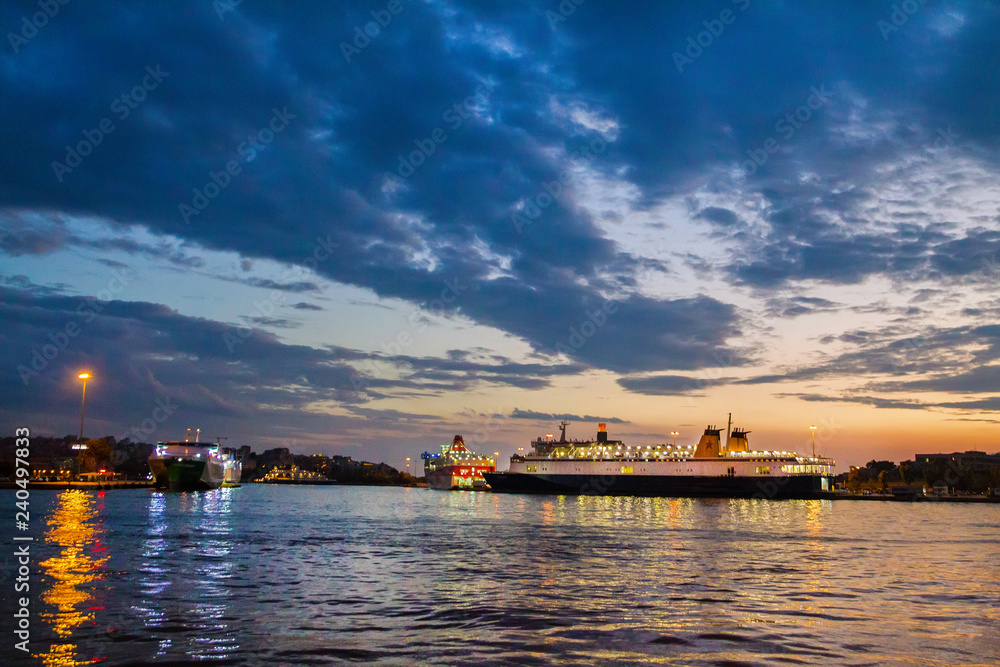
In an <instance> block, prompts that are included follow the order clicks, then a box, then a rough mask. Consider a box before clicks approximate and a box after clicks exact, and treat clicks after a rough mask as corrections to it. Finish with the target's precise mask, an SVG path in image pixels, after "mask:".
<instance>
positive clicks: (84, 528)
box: [37, 491, 109, 665]
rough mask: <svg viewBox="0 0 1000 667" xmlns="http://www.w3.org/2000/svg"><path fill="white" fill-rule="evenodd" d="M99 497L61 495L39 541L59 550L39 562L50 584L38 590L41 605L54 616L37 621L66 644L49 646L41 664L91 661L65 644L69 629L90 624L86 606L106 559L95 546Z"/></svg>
mask: <svg viewBox="0 0 1000 667" xmlns="http://www.w3.org/2000/svg"><path fill="white" fill-rule="evenodd" d="M103 496H104V494H103V493H101V494H99V495H98V496H95V495H94V494H92V493H88V492H86V491H63V492H62V493H61V494H59V498H58V501H57V505H56V510H55V512H54V513H53V515H52V517H51V518H50V519H49V520H48V524H47V525H48V529H47V530H46V533H45V541H46V543H47V544H50V545H57V546H59V547H60V552H59V554H58V555H57V556H55V557H53V558H49V559H47V560H44V561H42V562H41V563H40V565H41V567H42V572H43V573H44V575H45V577H46V579H47V580H48V581H50V582H51V585H50V586H49V587H48V588H47V589H44V590H43V591H42V594H41V600H42V602H44V603H45V604H47V605H50V606H52V607H54V608H55V612H54V613H50V612H43V613H41V614H39V617H40V618H41V619H42V620H43V621H46V622H48V623H49V624H51V626H52V629H53V630H54V631H55V633H56V635H58V636H59V637H60V638H62V639H65V640H67V641H61V642H56V643H53V644H52V645H51V646H50V647H49V649H48V651H46V652H44V653H41V654H39V655H38V656H37V657H40V658H42V660H43V662H44V664H46V665H85V664H91V663H93V662H96V660H91V659H82V658H80V657H79V656H78V655H77V645H76V644H75V643H72V642H70V641H68V640H69V639H70V638H71V637H72V636H73V633H74V630H75V629H77V628H79V627H80V626H81V625H83V624H84V623H87V622H93V621H94V616H95V615H94V611H95V610H94V609H91V608H88V607H87V603H88V602H90V601H91V594H92V590H91V584H93V583H94V582H95V581H97V580H98V579H99V578H100V572H99V571H100V569H101V568H102V567H103V566H104V564H105V563H107V561H108V558H109V556H108V554H107V551H106V549H105V547H104V546H103V545H102V544H101V541H100V536H101V535H102V534H103V532H104V527H103V525H102V524H101V523H100V520H99V516H98V515H99V508H98V503H99V502H103ZM46 579H43V581H45V580H46Z"/></svg>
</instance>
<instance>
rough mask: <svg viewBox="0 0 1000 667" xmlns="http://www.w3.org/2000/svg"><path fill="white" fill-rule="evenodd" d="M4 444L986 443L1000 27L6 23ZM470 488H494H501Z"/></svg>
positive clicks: (96, 14) (302, 448) (303, 16)
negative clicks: (730, 432)
mask: <svg viewBox="0 0 1000 667" xmlns="http://www.w3.org/2000/svg"><path fill="white" fill-rule="evenodd" d="M0 30H2V33H3V34H4V35H5V36H4V39H3V44H2V45H0V109H2V118H3V122H2V123H0V142H2V146H3V150H2V151H0V293H2V295H3V299H2V305H0V342H2V345H3V357H2V361H3V363H2V374H0V397H2V406H0V428H2V430H3V432H4V433H7V434H12V433H13V430H14V429H15V428H20V427H29V428H30V429H31V431H32V433H33V434H37V435H59V436H61V435H65V434H69V433H74V434H75V433H77V432H78V430H79V428H80V426H79V417H80V415H79V413H80V407H81V394H82V389H83V387H82V383H81V381H80V380H79V379H78V378H77V375H78V373H80V372H82V371H88V372H90V373H92V378H91V379H90V380H89V381H88V384H87V388H86V415H85V424H84V431H85V436H91V437H96V436H103V435H108V434H110V435H114V436H116V437H118V438H122V437H131V438H132V439H133V440H142V441H146V442H152V441H155V440H169V439H178V438H183V436H184V435H185V432H186V429H188V428H192V429H195V428H200V429H201V434H202V439H203V440H204V439H209V438H211V439H214V438H215V437H216V436H224V437H227V438H228V443H227V444H230V445H234V444H235V445H241V444H249V445H250V446H251V447H253V449H254V450H256V451H262V450H264V449H267V448H271V447H288V448H289V449H291V450H292V451H293V452H296V453H305V454H312V453H324V454H327V455H331V454H344V455H350V456H353V457H355V458H359V459H365V460H375V461H386V462H388V463H390V464H392V465H395V466H397V467H400V466H403V465H405V464H404V461H405V458H406V457H411V458H412V459H414V460H417V457H419V454H420V452H422V451H426V450H436V449H437V448H438V447H439V446H440V445H441V444H444V443H446V442H450V439H451V437H452V436H453V435H454V434H456V433H461V434H463V435H464V436H465V440H466V442H467V444H468V445H469V446H470V448H472V449H473V450H475V451H479V452H484V453H486V452H493V451H499V452H500V453H501V456H502V457H503V456H507V455H509V454H510V453H512V452H514V451H516V449H517V448H518V447H526V446H527V443H528V440H530V439H532V438H534V437H536V436H538V435H544V434H547V433H552V432H553V431H554V430H555V429H556V428H557V424H558V422H559V421H560V420H562V419H566V420H568V421H570V422H571V425H570V427H569V431H568V434H569V435H570V436H571V437H579V438H582V437H591V436H592V435H593V433H594V432H596V429H597V423H598V422H607V423H608V429H609V431H610V433H611V436H612V437H616V438H621V439H624V440H626V441H627V442H629V443H634V444H652V443H657V442H669V441H671V440H672V439H673V438H674V437H675V436H673V435H672V432H674V431H676V432H677V433H678V435H677V436H676V438H677V441H678V443H682V442H683V443H687V444H690V443H693V442H696V441H697V438H698V436H699V435H700V434H701V432H702V430H703V429H704V428H705V427H706V426H707V425H709V424H713V425H720V426H722V427H724V426H725V424H726V423H727V420H728V414H729V413H732V414H733V423H734V425H737V426H740V427H743V428H747V429H749V430H750V431H751V435H750V442H751V445H752V446H753V447H755V448H758V449H768V450H770V449H777V450H788V449H792V450H797V451H800V452H803V453H808V452H810V451H811V448H812V446H813V441H812V434H811V431H810V429H809V427H810V425H816V426H817V429H816V432H815V447H816V451H817V453H819V454H823V455H826V456H831V457H834V458H835V459H836V460H837V463H838V468H839V469H841V470H844V469H846V467H847V466H848V465H857V464H863V463H865V462H866V461H868V460H871V459H873V458H874V459H890V460H894V461H900V460H904V459H912V457H913V456H914V454H915V453H922V452H937V451H949V452H950V451H964V450H968V449H979V450H985V451H989V452H995V451H997V450H1000V436H998V434H1000V363H998V362H1000V297H998V294H997V289H996V285H997V283H998V278H1000V179H998V178H997V176H998V174H1000V151H998V147H1000V3H996V2H988V1H980V0H977V1H968V2H957V1H952V2H947V1H945V2H937V1H935V2H924V1H923V0H907V1H906V2H901V3H899V2H895V3H893V2H886V1H883V0H865V1H863V2H862V1H856V2H839V3H787V2H780V1H777V0H774V1H772V2H765V1H763V0H713V1H711V2H671V3H653V2H634V3H602V2H597V1H596V0H586V1H584V0H562V2H557V1H556V0H547V1H540V2H532V1H526V0H525V1H518V0H512V1H510V2H503V3H495V2H480V1H471V0H470V1H465V2H462V1H455V2H447V3H445V2H429V1H423V0H388V1H382V0H376V1H373V2H338V3H318V2H317V3H283V4H281V5H279V4H278V3H265V2H259V1H257V0H245V1H242V2H239V1H237V0H214V1H213V0H192V1H189V2H176V3H155V2H144V3H143V2H139V3H131V2H96V1H95V2H88V3H83V2H68V3H66V4H60V3H57V2H51V3H48V4H47V3H46V2H6V3H3V5H2V6H0ZM500 467H501V468H506V466H505V465H503V464H501V466H500Z"/></svg>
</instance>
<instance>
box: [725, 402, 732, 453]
mask: <svg viewBox="0 0 1000 667" xmlns="http://www.w3.org/2000/svg"><path fill="white" fill-rule="evenodd" d="M732 433H733V413H732V412H730V413H729V424H728V425H727V426H726V453H727V454H728V453H729V436H730V435H732Z"/></svg>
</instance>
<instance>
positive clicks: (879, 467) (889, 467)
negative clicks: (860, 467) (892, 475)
mask: <svg viewBox="0 0 1000 667" xmlns="http://www.w3.org/2000/svg"><path fill="white" fill-rule="evenodd" d="M865 467H866V468H868V469H869V470H871V471H872V474H873V475H878V474H879V473H881V472H883V471H884V472H892V471H893V470H895V469H896V464H895V463H893V462H892V461H876V460H874V459H872V460H871V461H869V462H868V463H866V464H865Z"/></svg>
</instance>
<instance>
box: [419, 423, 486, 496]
mask: <svg viewBox="0 0 1000 667" xmlns="http://www.w3.org/2000/svg"><path fill="white" fill-rule="evenodd" d="M420 457H421V458H422V459H423V460H424V477H426V478H427V486H428V487H430V488H432V489H442V490H449V489H456V490H459V489H470V490H475V491H485V490H487V488H488V487H487V484H486V478H484V477H483V473H490V472H493V471H494V470H496V461H495V460H494V459H493V457H492V456H481V455H479V454H476V453H474V452H471V451H469V449H468V448H467V447H466V446H465V440H464V439H462V436H461V435H456V436H455V438H454V440H452V442H451V444H450V445H441V453H440V454H431V453H429V452H424V453H423V454H421V455H420Z"/></svg>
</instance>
